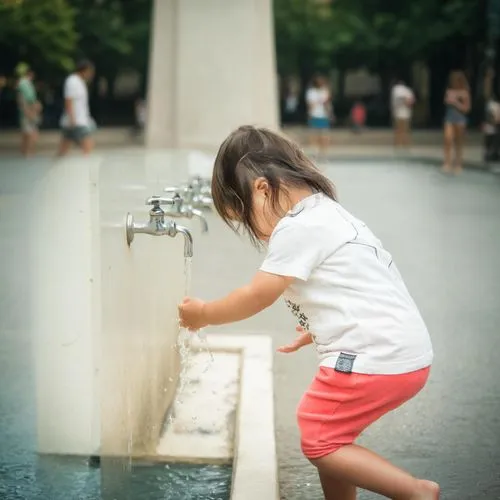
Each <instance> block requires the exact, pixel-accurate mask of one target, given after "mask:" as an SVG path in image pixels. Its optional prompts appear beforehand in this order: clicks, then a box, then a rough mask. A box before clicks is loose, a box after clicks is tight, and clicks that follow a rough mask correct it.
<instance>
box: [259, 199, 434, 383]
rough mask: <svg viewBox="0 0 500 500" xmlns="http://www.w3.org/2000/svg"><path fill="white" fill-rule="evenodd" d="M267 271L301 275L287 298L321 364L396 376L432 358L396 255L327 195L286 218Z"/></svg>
mask: <svg viewBox="0 0 500 500" xmlns="http://www.w3.org/2000/svg"><path fill="white" fill-rule="evenodd" d="M261 270H262V271H265V272H267V273H271V274H277V275H281V276H292V277H295V278H297V279H296V280H294V282H293V284H292V285H290V286H289V287H288V288H287V290H286V291H285V293H284V298H285V301H286V303H287V305H288V306H289V308H290V309H291V310H292V312H293V313H294V314H295V315H296V316H297V318H298V321H299V324H300V325H301V326H302V327H304V328H305V329H306V330H307V331H309V332H311V333H312V334H313V339H314V342H315V344H316V349H317V352H318V355H319V358H320V364H321V365H322V366H329V367H333V368H335V367H337V368H339V367H340V368H341V367H342V366H344V367H345V366H346V363H347V365H349V364H351V365H352V366H351V371H353V372H357V373H368V374H372V373H376V374H397V373H407V372H411V371H414V370H419V369H421V368H424V367H426V366H429V365H430V364H431V362H432V358H433V352H432V344H431V341H430V337H429V334H428V332H427V328H426V326H425V323H424V321H423V319H422V317H421V316H420V313H419V311H418V309H417V306H416V305H415V303H414V301H413V299H412V297H411V296H410V294H409V293H408V290H407V289H406V286H405V284H404V282H403V280H402V278H401V275H400V274H399V272H398V270H397V268H396V265H395V264H394V262H393V260H392V257H391V255H390V254H389V252H387V251H386V250H385V249H384V248H383V246H382V243H381V242H380V241H379V240H378V239H377V238H376V237H375V236H374V235H373V233H372V232H371V231H370V230H369V229H368V227H367V226H366V225H365V224H364V223H363V222H361V221H360V220H358V219H356V218H354V217H353V216H352V215H351V214H349V213H348V212H347V211H346V210H345V209H344V208H343V207H342V206H340V205H339V204H338V203H336V202H334V201H333V200H331V199H329V198H328V197H327V196H325V195H323V194H314V195H312V196H309V197H307V198H306V199H304V200H302V201H301V202H300V203H298V204H297V205H296V206H295V207H294V208H293V210H292V211H290V212H289V213H288V214H287V215H286V216H285V217H283V219H281V221H280V222H279V223H278V225H277V226H276V228H275V230H274V231H273V234H272V235H271V238H270V241H269V248H268V254H267V256H266V258H265V260H264V262H263V264H262V266H261ZM337 363H339V364H340V365H339V366H337ZM340 371H343V370H340Z"/></svg>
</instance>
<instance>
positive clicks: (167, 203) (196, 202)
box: [126, 177, 213, 257]
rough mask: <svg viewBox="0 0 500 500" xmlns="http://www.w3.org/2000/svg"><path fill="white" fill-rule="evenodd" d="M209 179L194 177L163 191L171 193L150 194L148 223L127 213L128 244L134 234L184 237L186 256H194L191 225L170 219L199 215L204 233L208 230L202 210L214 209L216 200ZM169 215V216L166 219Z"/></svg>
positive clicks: (147, 201) (147, 203)
mask: <svg viewBox="0 0 500 500" xmlns="http://www.w3.org/2000/svg"><path fill="white" fill-rule="evenodd" d="M210 184H211V182H210V179H204V178H201V177H195V178H193V179H191V181H190V182H189V183H188V184H186V185H184V186H180V187H167V188H165V189H164V192H165V193H166V194H167V195H169V196H151V197H150V198H148V199H147V200H146V205H148V206H151V209H150V210H149V222H147V223H143V224H141V223H136V222H134V218H133V216H132V214H130V213H129V214H127V221H126V229H127V243H128V245H129V246H130V244H131V243H132V241H133V240H134V235H135V234H140V233H142V234H149V235H152V236H164V235H167V236H171V237H175V236H177V234H179V233H181V234H182V235H183V236H184V256H185V257H192V256H193V237H192V235H191V232H190V231H189V229H188V228H186V227H184V226H180V225H178V224H177V223H176V222H175V221H173V220H171V218H180V217H184V218H187V219H192V218H193V217H197V218H199V219H200V222H201V229H202V232H205V233H206V232H207V231H208V223H207V220H206V218H205V214H204V213H203V210H206V209H211V208H212V204H213V200H212V195H211V188H210ZM167 217H168V218H167Z"/></svg>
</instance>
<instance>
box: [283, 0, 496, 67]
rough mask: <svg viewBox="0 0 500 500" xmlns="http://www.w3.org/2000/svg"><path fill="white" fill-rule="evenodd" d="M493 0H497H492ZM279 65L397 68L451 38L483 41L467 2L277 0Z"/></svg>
mask: <svg viewBox="0 0 500 500" xmlns="http://www.w3.org/2000/svg"><path fill="white" fill-rule="evenodd" d="M495 1H496V0H495ZM274 5H275V20H276V38H277V54H278V66H279V70H280V72H282V73H290V72H296V71H298V70H300V68H303V67H304V66H307V67H310V68H313V69H319V70H324V69H327V68H330V67H337V68H340V69H351V68H358V67H367V68H369V69H371V70H374V71H380V70H381V69H390V68H391V67H393V68H395V67H401V66H404V65H405V64H408V63H411V62H412V61H414V60H417V59H421V58H426V56H427V55H428V54H429V53H430V52H432V51H433V50H434V48H435V47H436V46H437V45H438V44H440V43H445V42H446V43H449V42H450V41H451V40H452V39H453V38H455V37H471V38H473V37H476V38H477V37H481V36H483V35H484V33H481V32H480V30H481V22H480V20H481V16H482V13H481V2H477V1H471V0H419V1H418V2H415V1H408V0H407V1H403V0H332V1H331V2H318V1H315V0H275V4H274Z"/></svg>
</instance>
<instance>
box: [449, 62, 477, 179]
mask: <svg viewBox="0 0 500 500" xmlns="http://www.w3.org/2000/svg"><path fill="white" fill-rule="evenodd" d="M444 103H445V106H446V111H445V116H444V164H443V172H445V173H450V172H451V173H454V174H459V173H460V172H461V171H462V160H463V147H464V142H465V130H466V128H467V114H468V113H469V111H470V106H471V100H470V89H469V83H468V81H467V78H466V77H465V74H464V72H463V71H452V72H451V74H450V78H449V82H448V88H447V89H446V93H445V96H444ZM453 150H454V152H455V161H454V162H453V159H452V152H453Z"/></svg>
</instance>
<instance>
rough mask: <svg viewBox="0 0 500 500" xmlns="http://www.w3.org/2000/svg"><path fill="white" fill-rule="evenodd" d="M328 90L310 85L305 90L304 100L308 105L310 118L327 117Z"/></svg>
mask: <svg viewBox="0 0 500 500" xmlns="http://www.w3.org/2000/svg"><path fill="white" fill-rule="evenodd" d="M328 96H329V92H328V90H327V89H324V88H321V89H317V88H315V87H311V88H310V89H308V90H307V92H306V102H307V105H308V106H309V116H310V117H311V118H328V110H327V104H328V103H327V102H325V101H326V100H327V99H328Z"/></svg>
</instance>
